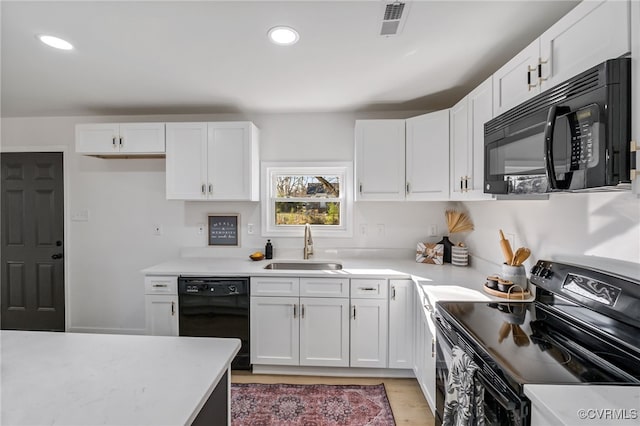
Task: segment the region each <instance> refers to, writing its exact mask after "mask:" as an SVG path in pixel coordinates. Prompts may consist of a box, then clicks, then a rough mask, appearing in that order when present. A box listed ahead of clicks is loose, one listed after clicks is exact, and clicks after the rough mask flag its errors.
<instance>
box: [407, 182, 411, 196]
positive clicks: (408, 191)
mask: <svg viewBox="0 0 640 426" xmlns="http://www.w3.org/2000/svg"><path fill="white" fill-rule="evenodd" d="M410 192H411V191H410V190H409V182H407V194H408V193H410Z"/></svg>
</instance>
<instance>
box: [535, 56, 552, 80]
mask: <svg viewBox="0 0 640 426" xmlns="http://www.w3.org/2000/svg"><path fill="white" fill-rule="evenodd" d="M547 63H549V60H548V59H547V60H544V61H543V60H542V58H538V84H542V82H543V81H547V79H548V78H547V77H545V78H542V65H543V64H547Z"/></svg>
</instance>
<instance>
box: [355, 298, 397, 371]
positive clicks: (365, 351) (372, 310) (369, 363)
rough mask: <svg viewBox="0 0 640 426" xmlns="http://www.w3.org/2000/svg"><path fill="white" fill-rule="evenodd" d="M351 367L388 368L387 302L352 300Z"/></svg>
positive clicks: (379, 300) (380, 300)
mask: <svg viewBox="0 0 640 426" xmlns="http://www.w3.org/2000/svg"><path fill="white" fill-rule="evenodd" d="M351 309H352V312H351V314H352V318H351V356H350V359H351V362H350V365H351V367H374V368H386V367H387V324H388V322H387V300H386V299H351Z"/></svg>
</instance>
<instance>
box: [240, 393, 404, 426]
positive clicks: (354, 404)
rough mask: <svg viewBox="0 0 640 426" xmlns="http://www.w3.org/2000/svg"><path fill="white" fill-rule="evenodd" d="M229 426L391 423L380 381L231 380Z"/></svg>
mask: <svg viewBox="0 0 640 426" xmlns="http://www.w3.org/2000/svg"><path fill="white" fill-rule="evenodd" d="M231 425H232V426H271V425H287V426H294V425H295V426H298V425H299V426H333V425H349V426H364V425H367V426H369V425H371V426H374V425H375V426H394V425H395V421H394V419H393V413H392V412H391V406H390V405H389V400H388V399H387V392H386V391H385V389H384V384H379V385H285V384H274V385H267V384H252V383H233V384H232V385H231Z"/></svg>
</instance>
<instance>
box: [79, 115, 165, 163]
mask: <svg viewBox="0 0 640 426" xmlns="http://www.w3.org/2000/svg"><path fill="white" fill-rule="evenodd" d="M76 152H78V153H82V154H87V155H97V156H100V155H104V156H126V155H144V154H147V155H162V154H164V152H165V125H164V123H100V124H78V125H76Z"/></svg>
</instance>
